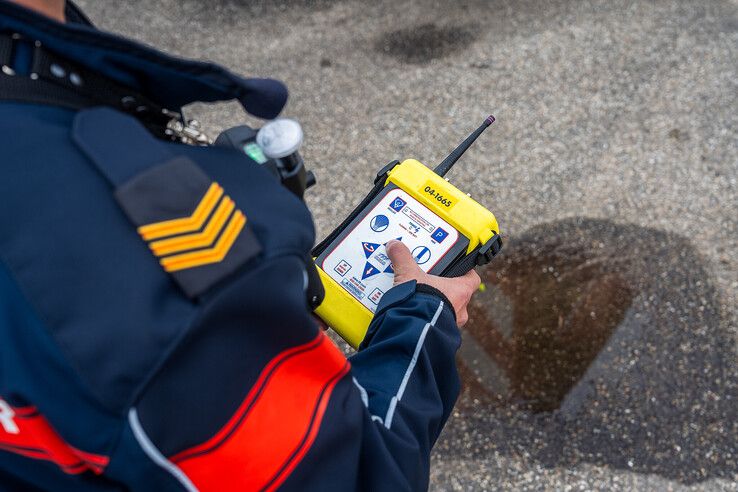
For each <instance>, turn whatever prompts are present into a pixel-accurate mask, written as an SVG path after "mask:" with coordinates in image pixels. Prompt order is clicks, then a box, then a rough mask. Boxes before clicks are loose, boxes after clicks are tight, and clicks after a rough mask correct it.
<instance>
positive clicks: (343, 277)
mask: <svg viewBox="0 0 738 492" xmlns="http://www.w3.org/2000/svg"><path fill="white" fill-rule="evenodd" d="M391 239H399V240H400V241H402V242H403V243H404V244H405V246H407V247H408V249H409V250H410V251H411V252H412V255H413V257H414V258H415V261H416V263H417V264H418V265H419V266H420V268H421V269H422V270H423V271H426V272H427V271H429V270H430V269H431V268H433V266H435V265H436V264H437V263H438V262H439V261H440V260H441V258H443V256H444V255H445V254H446V253H448V251H449V250H450V249H451V248H452V247H453V246H454V244H455V243H456V241H457V240H458V239H459V233H458V231H457V230H456V229H454V228H453V227H451V225H450V224H448V223H447V222H446V221H444V220H443V219H441V218H440V217H438V216H437V215H436V214H435V213H433V212H431V211H430V210H428V209H427V208H426V207H425V206H424V205H422V204H421V203H420V202H418V201H417V200H416V199H415V198H413V197H411V196H410V195H408V194H407V193H405V192H404V191H402V190H392V191H391V192H390V193H388V194H387V196H385V197H384V198H382V199H381V200H380V201H379V202H378V203H377V204H376V205H375V206H374V208H373V209H372V210H371V211H370V212H369V213H368V214H367V215H366V216H365V217H364V218H363V219H362V220H361V221H360V222H359V223H358V224H357V225H356V227H355V228H354V229H353V230H352V231H351V232H350V233H349V234H348V235H347V236H346V237H345V238H344V239H343V241H341V243H340V244H339V245H338V246H337V247H336V249H334V250H333V251H331V252H330V253H329V254H328V256H326V258H325V260H324V261H323V264H322V265H321V268H322V269H323V271H324V272H325V273H327V274H328V275H329V276H330V277H331V278H332V279H333V280H335V281H336V282H338V283H339V284H340V285H341V286H342V287H343V288H344V289H346V291H347V292H348V293H350V294H351V295H352V296H354V297H355V298H356V299H358V300H359V301H360V302H361V303H362V304H363V305H364V306H366V307H367V309H369V310H370V311H371V312H375V311H376V309H377V305H378V304H379V301H380V299H381V298H382V295H384V293H385V292H387V290H389V289H390V288H391V287H392V280H393V277H394V270H393V269H392V263H391V262H390V260H389V257H388V256H387V251H386V249H385V247H384V245H385V244H386V243H387V242H388V241H390V240H391ZM352 267H353V268H352Z"/></svg>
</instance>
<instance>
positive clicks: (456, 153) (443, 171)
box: [433, 115, 495, 176]
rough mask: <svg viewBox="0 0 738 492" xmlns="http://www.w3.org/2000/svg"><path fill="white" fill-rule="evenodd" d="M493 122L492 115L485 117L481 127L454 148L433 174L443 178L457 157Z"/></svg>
mask: <svg viewBox="0 0 738 492" xmlns="http://www.w3.org/2000/svg"><path fill="white" fill-rule="evenodd" d="M494 122H495V117H494V116H492V115H489V116H487V119H486V120H484V123H482V126H480V127H479V128H477V129H476V130H474V132H473V133H472V134H471V135H469V136H468V137H466V140H464V141H463V142H461V145H459V146H458V147H456V148H455V149H454V150H453V152H451V153H450V154H449V155H448V157H446V158H445V159H444V160H443V162H441V163H440V164H439V165H438V167H436V168H435V169H434V170H433V172H435V173H436V174H437V175H439V176H445V175H446V173H447V172H448V171H449V169H451V168H452V167H453V166H454V164H456V161H458V160H459V157H461V156H462V154H463V153H464V152H466V150H467V149H468V148H469V147H471V144H473V143H474V141H475V140H476V139H477V138H479V135H481V134H482V132H483V131H484V130H486V129H487V127H488V126H489V125H491V124H492V123H494Z"/></svg>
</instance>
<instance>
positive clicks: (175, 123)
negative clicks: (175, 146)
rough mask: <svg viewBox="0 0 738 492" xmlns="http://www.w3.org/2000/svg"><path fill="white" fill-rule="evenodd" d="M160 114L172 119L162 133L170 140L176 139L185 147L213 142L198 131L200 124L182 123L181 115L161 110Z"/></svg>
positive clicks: (189, 121) (197, 122) (191, 121)
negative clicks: (185, 145)
mask: <svg viewBox="0 0 738 492" xmlns="http://www.w3.org/2000/svg"><path fill="white" fill-rule="evenodd" d="M162 113H163V114H165V115H166V116H170V117H171V118H172V119H171V120H169V122H168V123H167V129H166V130H164V133H165V134H166V135H167V136H169V137H171V138H172V139H177V140H179V141H180V142H182V143H183V144H187V145H210V144H212V143H213V140H212V139H211V138H210V137H209V136H208V135H207V134H206V133H205V132H203V131H202V130H201V129H200V122H199V121H197V120H186V121H184V122H183V118H182V115H181V114H179V113H175V112H174V111H169V110H167V109H163V110H162Z"/></svg>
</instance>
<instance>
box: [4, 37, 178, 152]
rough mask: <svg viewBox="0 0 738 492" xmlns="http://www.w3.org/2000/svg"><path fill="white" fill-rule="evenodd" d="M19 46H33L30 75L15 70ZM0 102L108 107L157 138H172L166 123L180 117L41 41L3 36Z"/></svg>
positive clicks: (69, 106) (70, 106)
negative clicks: (43, 44) (14, 61)
mask: <svg viewBox="0 0 738 492" xmlns="http://www.w3.org/2000/svg"><path fill="white" fill-rule="evenodd" d="M17 43H29V44H31V45H32V49H33V58H32V60H31V65H30V74H29V75H20V74H16V73H15V71H14V70H13V69H12V62H13V54H14V50H15V48H16V44H17ZM0 66H1V67H2V72H0V100H6V101H18V102H29V103H36V104H48V105H52V106H59V107H63V108H68V109H73V110H80V109H84V108H89V107H93V106H108V107H112V108H115V109H117V110H119V111H123V112H125V113H128V114H130V115H132V116H134V117H136V118H137V119H138V120H139V121H140V122H141V123H142V124H143V125H144V126H146V128H147V129H148V130H149V131H151V132H152V133H153V134H154V135H155V136H157V137H160V138H168V139H171V137H169V136H168V135H167V134H166V133H165V130H166V128H167V123H169V121H170V120H171V119H172V118H173V117H175V116H177V114H178V113H177V112H176V111H171V110H167V109H165V108H162V107H161V106H160V105H158V104H156V103H154V102H152V101H151V100H149V99H148V98H146V97H145V96H143V95H141V94H139V93H137V92H136V91H134V90H132V89H130V88H128V87H124V86H122V85H120V84H118V83H116V82H113V81H112V80H110V79H108V78H107V77H103V76H101V75H100V74H98V73H95V72H94V71H91V70H88V69H86V68H84V67H81V66H79V65H77V64H75V63H72V62H70V61H68V60H66V59H65V58H64V57H62V56H59V55H57V54H56V53H53V52H51V51H49V50H47V49H46V48H45V47H43V46H41V45H40V44H39V43H38V42H34V41H31V40H27V39H23V38H22V37H20V36H18V35H13V34H8V33H0Z"/></svg>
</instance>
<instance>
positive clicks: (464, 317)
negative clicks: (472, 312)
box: [456, 306, 469, 326]
mask: <svg viewBox="0 0 738 492" xmlns="http://www.w3.org/2000/svg"><path fill="white" fill-rule="evenodd" d="M467 321H469V312H468V311H467V310H466V306H464V309H462V310H461V311H460V312H458V313H456V324H457V325H459V326H464V325H465V324H466V322H467Z"/></svg>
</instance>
